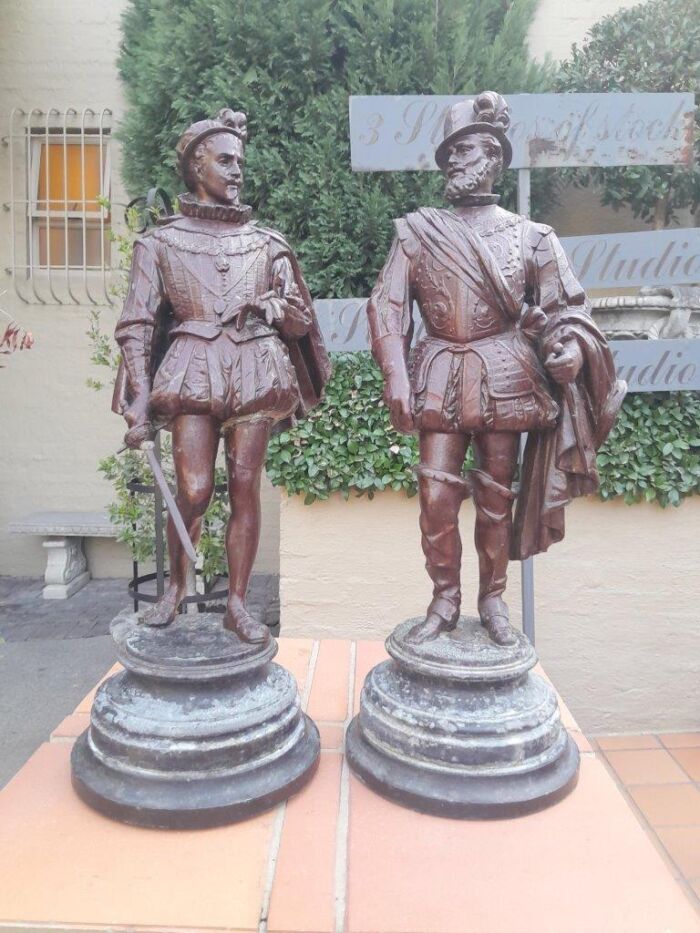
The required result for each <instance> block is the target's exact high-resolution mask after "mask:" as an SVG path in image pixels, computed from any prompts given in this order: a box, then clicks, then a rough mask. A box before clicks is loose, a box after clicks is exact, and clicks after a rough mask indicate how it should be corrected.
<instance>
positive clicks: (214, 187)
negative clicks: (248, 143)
mask: <svg viewBox="0 0 700 933" xmlns="http://www.w3.org/2000/svg"><path fill="white" fill-rule="evenodd" d="M244 164H245V156H244V154H243V143H242V142H241V140H240V139H239V138H238V137H237V136H234V135H233V134H231V133H217V134H216V135H215V136H209V137H207V138H206V139H204V140H202V142H201V143H200V144H199V145H198V146H197V148H196V150H195V152H194V155H193V157H192V168H191V171H192V176H193V180H194V193H195V195H196V196H197V198H198V200H200V201H208V202H211V203H214V204H239V203H240V192H241V186H242V185H243V166H244Z"/></svg>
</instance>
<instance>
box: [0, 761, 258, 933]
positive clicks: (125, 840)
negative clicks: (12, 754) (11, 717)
mask: <svg viewBox="0 0 700 933" xmlns="http://www.w3.org/2000/svg"><path fill="white" fill-rule="evenodd" d="M70 752H71V746H70V745H69V744H67V743H56V744H45V745H42V746H41V748H40V749H39V750H38V751H37V752H36V754H35V755H33V756H32V758H31V759H30V760H29V761H28V762H27V764H26V765H25V766H24V768H22V769H21V770H20V771H19V772H18V774H17V775H15V777H14V778H13V779H12V780H11V781H10V783H9V784H7V786H6V787H5V788H4V790H3V791H2V793H1V794H0V865H2V866H3V870H2V872H0V920H4V921H6V922H7V921H13V922H14V924H16V925H17V926H20V925H23V924H24V925H26V926H30V925H31V926H32V928H34V925H36V926H37V927H39V926H40V925H42V924H43V925H45V927H46V928H47V929H56V928H58V927H59V926H61V925H62V924H63V925H65V927H66V928H68V929H75V928H76V927H79V928H81V929H82V928H88V929H91V930H94V929H105V930H106V929H109V930H113V929H115V928H120V927H126V928H128V929H139V930H142V929H144V928H147V927H152V928H156V929H162V928H163V927H165V928H167V929H172V928H176V929H179V928H182V927H184V928H185V929H189V930H197V931H206V930H207V929H209V928H214V929H222V928H223V929H224V930H230V929H232V928H233V929H235V930H240V929H242V930H257V929H258V921H259V913H260V905H261V901H262V889H263V883H264V879H265V873H266V870H267V863H268V849H269V841H270V832H271V825H272V821H273V818H274V814H270V813H268V814H264V815H262V816H259V817H257V818H255V819H253V820H249V821H247V822H245V823H237V824H235V825H233V826H227V827H223V828H220V829H209V830H199V831H190V832H164V831H161V830H148V829H137V828H135V827H133V826H125V825H123V824H121V823H116V822H113V821H112V820H108V819H106V817H103V816H100V815H99V814H98V813H96V812H95V811H93V810H91V809H90V808H89V807H88V806H86V805H85V804H84V803H82V802H81V801H80V800H79V799H78V797H77V796H76V795H75V793H74V792H73V789H72V787H71V783H70V767H69V756H70ZM23 928H24V927H23ZM43 928H44V927H43V926H42V929H43ZM61 929H63V926H61Z"/></svg>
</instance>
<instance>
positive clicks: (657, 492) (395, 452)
mask: <svg viewBox="0 0 700 933" xmlns="http://www.w3.org/2000/svg"><path fill="white" fill-rule="evenodd" d="M417 459H418V457H417V444H416V438H415V437H406V436H404V435H402V434H398V433H396V431H394V430H393V428H392V427H391V425H390V423H389V415H388V412H387V409H386V407H385V406H384V404H383V402H382V377H381V373H380V371H379V369H378V368H377V366H375V364H374V362H373V361H372V359H371V357H370V356H369V354H368V353H346V354H338V355H336V356H335V357H334V373H333V379H332V380H331V382H330V384H329V386H328V389H327V393H326V399H325V401H324V402H323V404H322V405H320V406H319V407H318V408H317V409H315V411H314V412H312V414H311V415H310V417H309V418H307V419H306V420H305V421H303V422H301V423H300V424H299V425H297V426H296V427H295V428H294V429H293V430H290V431H285V432H284V433H283V434H279V435H278V436H277V437H275V438H273V440H272V442H271V443H270V450H269V456H268V461H267V473H268V476H269V477H270V479H271V481H272V482H273V483H274V484H275V485H277V486H284V487H285V488H286V489H287V492H288V493H289V494H290V495H292V494H295V493H301V494H305V496H306V499H305V501H306V502H307V503H311V502H314V501H315V500H316V499H327V498H328V497H329V495H330V494H331V493H333V492H340V493H342V494H343V496H344V497H345V498H346V499H347V498H348V496H349V495H350V493H353V494H356V495H363V494H364V493H365V492H366V493H368V495H370V497H371V496H373V495H374V492H375V491H377V490H381V489H388V488H391V489H395V490H405V491H406V492H407V493H408V495H414V494H415V492H416V481H415V478H414V476H413V467H414V466H415V464H416V462H417ZM598 466H599V468H600V479H601V489H600V495H601V497H602V498H603V499H613V498H615V497H617V496H622V497H623V498H624V500H625V502H628V503H632V502H639V501H641V500H646V501H648V502H651V501H657V502H658V503H659V504H660V505H662V506H666V505H669V504H670V505H678V504H679V503H680V501H681V499H683V498H684V497H685V496H689V495H692V494H693V493H699V492H700V394H698V393H692V392H674V393H658V394H649V395H647V394H643V395H642V394H633V395H629V396H628V397H627V398H626V399H625V402H624V405H623V408H622V412H621V413H620V417H619V418H618V420H617V423H616V425H615V427H614V429H613V431H612V433H611V434H610V437H609V438H608V440H607V442H606V443H605V444H604V446H603V447H602V448H601V450H600V452H599V454H598Z"/></svg>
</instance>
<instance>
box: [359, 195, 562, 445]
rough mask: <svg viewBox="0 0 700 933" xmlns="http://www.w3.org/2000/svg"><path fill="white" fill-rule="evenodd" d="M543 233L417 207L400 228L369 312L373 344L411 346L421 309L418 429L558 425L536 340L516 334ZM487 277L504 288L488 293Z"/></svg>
mask: <svg viewBox="0 0 700 933" xmlns="http://www.w3.org/2000/svg"><path fill="white" fill-rule="evenodd" d="M436 224H437V226H436ZM549 233H550V231H549V228H545V227H541V226H540V225H538V224H532V223H530V222H529V221H527V220H525V218H523V217H520V216H519V215H517V214H511V213H509V212H507V211H504V210H502V209H500V208H498V207H496V206H495V205H493V206H491V205H489V206H487V207H482V208H474V209H472V210H471V211H470V212H469V213H468V214H467V215H466V216H463V217H458V216H457V215H455V214H452V213H451V212H450V211H437V210H421V211H417V212H416V213H415V214H409V215H408V216H407V217H406V218H403V219H402V220H398V221H397V222H396V238H395V240H394V243H393V246H392V250H391V253H390V255H389V257H388V259H387V262H386V265H385V266H384V269H383V271H382V273H381V275H380V277H379V280H378V282H377V286H376V288H375V290H374V292H373V293H372V298H371V299H370V303H369V307H368V314H369V319H370V329H371V334H372V340H373V343H374V341H376V340H381V338H382V337H384V336H388V335H400V336H402V337H403V338H404V339H408V338H409V336H410V333H411V331H412V315H411V308H412V305H413V302H414V301H415V302H417V304H418V307H419V308H420V312H421V316H422V319H423V324H424V327H425V335H424V336H423V337H422V338H421V339H420V340H419V341H418V343H417V344H416V346H415V347H414V348H413V350H412V351H411V354H410V363H409V372H410V377H411V385H412V389H413V394H414V415H415V419H416V424H417V426H418V427H419V428H420V429H423V430H431V431H443V432H468V433H477V432H479V431H483V430H508V431H529V430H532V429H536V428H545V427H550V426H552V425H554V424H555V423H556V418H557V415H558V412H559V408H558V405H557V404H556V402H555V401H554V399H553V398H552V394H551V391H550V387H549V383H548V380H547V377H546V375H545V372H544V369H543V366H542V364H541V362H540V359H539V357H538V354H537V346H536V340H533V339H532V335H528V334H527V333H526V332H525V330H524V329H523V327H522V323H523V317H524V312H526V310H527V308H528V306H529V304H531V303H534V301H535V300H536V298H535V296H536V294H537V293H538V291H539V289H538V287H537V281H536V274H537V267H536V265H535V263H534V262H533V261H532V256H533V253H534V251H535V250H536V249H537V248H538V243H539V241H540V240H542V239H543V238H544V237H547V236H548V235H549ZM485 255H486V256H487V257H488V258H487V259H486V261H485V263H484V256H485ZM485 267H487V268H488V271H485ZM492 274H496V275H497V276H498V278H499V283H501V284H502V288H501V289H499V288H492V287H490V286H489V287H485V283H488V281H489V278H490V276H491V275H492ZM505 294H507V296H508V299H507V301H506V300H504V295H505Z"/></svg>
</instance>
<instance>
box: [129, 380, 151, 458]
mask: <svg viewBox="0 0 700 933" xmlns="http://www.w3.org/2000/svg"><path fill="white" fill-rule="evenodd" d="M124 419H125V421H126V423H127V424H128V425H129V430H128V431H127V432H126V434H125V435H124V443H125V444H126V446H127V447H131V448H132V449H133V450H138V449H139V447H140V446H141V444H143V442H144V441H150V440H152V439H153V438H154V437H155V429H154V427H153V425H152V424H151V419H150V399H149V395H148V393H147V392H141V393H140V394H139V395H137V396H136V398H135V399H134V401H133V402H132V403H131V405H129V407H128V408H127V410H126V411H125V412H124Z"/></svg>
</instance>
